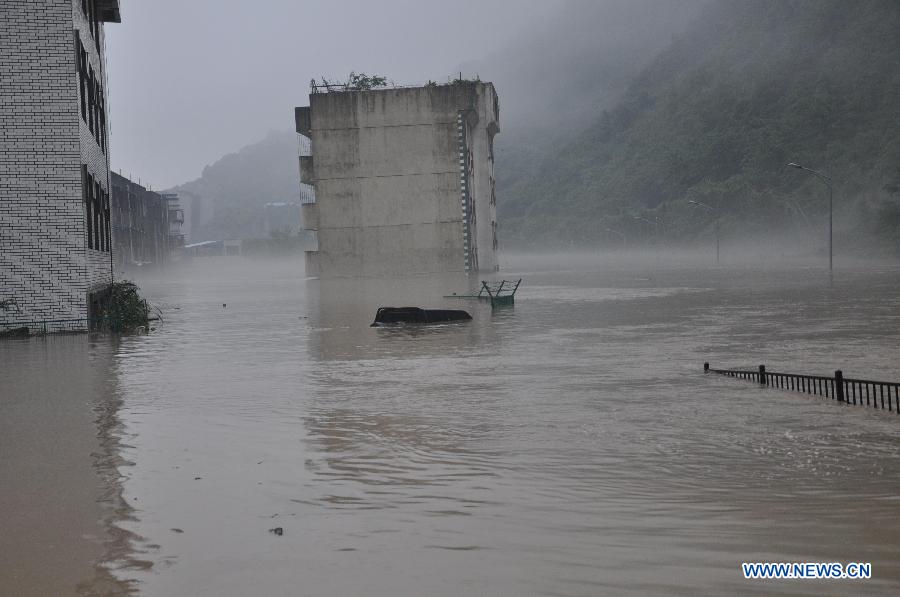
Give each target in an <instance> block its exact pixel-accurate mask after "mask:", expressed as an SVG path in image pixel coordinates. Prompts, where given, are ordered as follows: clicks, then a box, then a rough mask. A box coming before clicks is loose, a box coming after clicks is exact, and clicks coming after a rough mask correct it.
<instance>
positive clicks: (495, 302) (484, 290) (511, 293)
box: [444, 278, 522, 307]
mask: <svg viewBox="0 0 900 597" xmlns="http://www.w3.org/2000/svg"><path fill="white" fill-rule="evenodd" d="M521 283H522V278H519V279H518V280H515V281H512V280H500V281H499V282H494V283H493V284H489V283H488V282H487V280H482V282H481V288H480V289H479V290H478V294H450V295H446V296H444V298H463V299H478V300H482V301H491V307H500V306H505V305H512V304H515V302H516V290H518V289H519V284H521Z"/></svg>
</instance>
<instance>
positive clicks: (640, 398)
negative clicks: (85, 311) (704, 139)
mask: <svg viewBox="0 0 900 597" xmlns="http://www.w3.org/2000/svg"><path fill="white" fill-rule="evenodd" d="M665 265H666V267H665V268H664V269H663V268H659V267H658V263H657V262H656V261H655V260H653V259H650V260H648V261H647V262H639V263H617V262H614V261H600V260H599V258H592V257H584V256H582V257H581V258H579V259H571V258H570V259H565V258H563V257H556V258H535V257H516V258H513V259H511V260H510V262H509V263H508V264H506V267H505V271H504V272H503V275H504V276H505V277H519V276H521V277H523V278H524V280H525V281H524V282H523V284H522V287H521V289H520V291H519V294H518V295H517V301H516V305H515V307H514V308H510V309H503V310H497V311H495V312H493V313H492V312H491V309H490V307H488V306H487V305H484V304H479V303H467V302H464V301H461V300H459V299H442V298H440V297H441V296H442V295H444V294H449V293H450V292H453V291H457V292H459V291H463V290H465V288H466V281H465V280H464V279H463V278H456V277H452V276H450V277H427V278H426V277H422V278H415V279H408V280H392V281H388V282H377V281H373V280H369V281H339V282H328V283H326V282H323V281H318V280H307V279H304V278H303V275H302V267H301V268H298V267H297V266H296V265H286V264H282V265H277V264H259V263H253V262H244V261H240V260H225V259H222V260H216V259H212V260H207V261H201V260H198V261H197V262H195V263H194V264H192V265H189V266H186V267H184V268H182V269H181V270H178V271H177V272H173V275H172V276H170V277H169V278H156V279H146V280H143V282H142V284H143V287H144V289H145V293H146V294H147V295H149V296H150V297H151V298H152V299H153V300H154V301H155V302H156V303H158V304H161V305H162V306H163V308H164V313H165V322H164V324H163V325H161V326H159V328H158V329H157V330H155V331H154V332H152V333H150V334H148V335H144V336H125V337H122V338H119V339H115V338H108V337H88V336H74V337H73V336H67V337H52V338H35V339H28V340H14V341H4V342H0V371H2V376H0V529H2V532H0V594H3V595H7V594H9V595H21V596H29V595H67V594H81V595H108V594H117V593H118V594H122V593H125V592H127V591H133V592H134V593H136V594H140V595H147V596H154V597H155V596H170V595H193V596H199V595H209V596H244V595H267V596H269V595H273V596H280V595H285V596H287V595H367V596H394V595H429V596H442V595H448V596H449V595H454V596H455V595H463V594H465V595H501V596H503V595H509V596H521V595H607V594H618V595H629V594H634V595H646V594H681V595H697V594H709V595H719V594H723V593H727V592H735V593H741V594H743V593H756V594H803V595H821V594H833V595H839V594H851V593H852V594H873V595H874V594H897V593H898V592H900V566H898V565H897V562H898V561H900V417H898V416H897V415H896V414H894V413H889V412H887V411H875V410H873V409H866V408H860V407H852V406H843V405H838V404H836V403H835V402H832V401H830V400H826V399H823V398H819V397H815V396H807V395H803V394H799V393H791V392H785V391H779V390H774V389H765V388H760V387H758V386H757V385H755V384H752V383H749V382H743V381H739V380H733V379H726V378H723V377H719V376H704V375H703V373H702V365H703V362H704V361H709V362H710V363H712V365H713V366H714V367H716V366H721V367H755V366H757V365H758V364H760V363H765V364H766V365H767V367H768V368H769V369H770V370H784V371H791V372H798V373H822V374H828V373H830V372H832V371H834V370H835V369H837V368H841V369H843V371H844V373H845V374H846V375H848V376H854V377H868V378H874V379H881V380H886V381H900V353H898V346H900V269H898V268H896V267H889V266H884V267H871V268H868V269H861V270H858V271H840V272H839V275H838V277H837V279H836V282H835V285H834V287H833V288H830V287H829V286H828V284H827V279H826V278H824V277H823V275H822V271H821V268H819V267H802V266H794V267H784V268H783V269H779V270H762V269H752V268H749V267H743V268H739V269H731V270H729V269H726V268H721V269H712V268H709V267H695V266H691V265H678V264H674V263H666V264H665ZM223 303H225V304H227V307H225V308H223ZM382 305H394V306H407V305H413V306H420V305H421V306H435V307H441V306H443V307H451V308H452V307H456V308H460V307H461V308H466V309H469V310H470V311H471V312H472V314H473V316H474V320H473V321H471V322H465V323H456V324H447V325H439V326H433V327H401V328H392V329H379V328H370V327H369V324H370V323H371V320H372V317H373V316H374V313H375V309H376V308H377V307H378V306H382ZM275 528H281V529H282V533H281V534H280V535H279V534H276V533H274V532H270V529H275ZM765 560H770V561H800V562H806V561H824V562H835V561H838V562H871V563H872V571H873V578H872V579H871V580H867V581H849V580H847V581H747V580H744V579H743V577H742V573H741V570H740V564H741V562H742V561H765Z"/></svg>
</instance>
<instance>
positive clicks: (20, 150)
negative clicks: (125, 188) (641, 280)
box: [0, 0, 110, 322]
mask: <svg viewBox="0 0 900 597" xmlns="http://www.w3.org/2000/svg"><path fill="white" fill-rule="evenodd" d="M76 28H77V29H78V30H79V31H80V32H81V33H80V35H81V38H82V40H83V45H84V47H85V50H86V51H87V52H88V54H89V59H90V61H91V63H92V65H93V68H94V70H95V72H97V73H100V74H101V77H102V78H103V79H105V76H103V74H104V73H105V71H104V69H103V68H102V66H103V65H102V62H101V58H100V52H98V51H97V48H96V46H95V44H94V42H93V38H92V36H91V32H90V27H89V25H88V22H87V19H86V18H85V16H84V15H83V14H82V10H81V2H80V0H74V2H73V0H29V1H27V2H25V1H22V2H6V1H4V2H2V3H0V78H2V85H0V300H6V299H15V300H16V301H17V303H18V305H19V307H20V309H21V312H19V313H17V312H14V311H13V312H11V311H9V310H7V311H3V310H0V322H2V321H4V320H11V319H16V320H35V319H65V318H83V317H87V295H88V292H89V291H90V290H91V289H93V288H96V287H99V286H100V285H105V284H107V283H109V281H110V259H109V253H106V252H100V251H93V250H88V249H87V237H86V219H85V218H86V215H85V214H86V210H85V205H84V201H83V198H82V182H81V166H82V164H86V165H87V167H88V169H89V171H90V172H92V174H93V175H94V176H95V177H96V178H97V179H98V180H100V181H101V184H102V185H103V187H104V189H105V190H109V168H108V160H107V156H106V153H105V152H103V151H102V150H101V148H100V146H99V144H98V143H97V141H96V140H95V139H94V136H93V134H92V133H91V132H90V131H89V130H88V128H87V126H86V125H85V123H84V122H83V121H82V118H81V113H80V96H79V82H78V71H77V60H76V53H75V46H76V43H75V29H76ZM100 30H101V32H102V27H101V28H100ZM101 37H102V34H101ZM100 47H101V48H102V47H103V46H102V40H101V46H100ZM104 87H105V85H104Z"/></svg>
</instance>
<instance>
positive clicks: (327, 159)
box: [295, 81, 499, 277]
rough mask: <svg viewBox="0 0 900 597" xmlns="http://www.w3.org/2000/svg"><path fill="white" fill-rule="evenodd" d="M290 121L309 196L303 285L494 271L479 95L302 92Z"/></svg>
mask: <svg viewBox="0 0 900 597" xmlns="http://www.w3.org/2000/svg"><path fill="white" fill-rule="evenodd" d="M295 118H296V125H297V132H298V133H300V134H301V135H304V136H306V137H309V139H310V151H309V152H308V153H310V154H311V155H301V156H300V172H301V175H300V177H301V183H303V184H309V185H312V186H313V187H314V197H313V198H312V199H311V200H309V201H304V202H303V205H302V210H303V219H304V226H305V227H306V229H308V230H311V231H314V234H315V236H316V238H317V250H313V251H308V252H307V253H306V271H307V274H308V275H311V276H321V277H340V276H382V275H405V274H420V273H444V272H476V271H485V270H487V271H494V270H496V269H497V267H498V266H497V252H496V251H497V218H496V206H495V203H496V202H495V195H494V155H493V154H494V151H493V144H494V135H495V134H497V132H498V131H499V102H498V99H497V93H496V92H495V90H494V86H493V85H492V84H491V83H483V82H481V81H456V82H454V83H450V84H446V85H435V84H429V85H426V86H423V87H404V88H385V89H365V90H360V89H350V88H347V87H337V88H335V87H332V86H323V87H318V86H314V87H313V89H312V93H310V96H309V106H308V107H302V108H297V109H296V110H295ZM302 145H303V144H301V146H302ZM301 153H303V152H301Z"/></svg>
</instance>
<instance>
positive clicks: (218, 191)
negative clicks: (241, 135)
mask: <svg viewBox="0 0 900 597" xmlns="http://www.w3.org/2000/svg"><path fill="white" fill-rule="evenodd" d="M297 155H298V142H297V135H296V133H293V132H272V133H269V134H268V136H266V137H265V138H264V139H263V140H261V141H259V142H257V143H254V144H252V145H248V146H246V147H244V148H242V149H240V150H239V151H237V152H235V153H231V154H228V155H226V156H224V157H223V158H221V159H220V160H218V161H217V162H215V163H214V164H211V165H209V166H207V167H205V168H204V169H203V173H202V175H201V176H200V178H198V179H196V180H194V181H191V182H188V183H185V184H182V185H179V186H177V187H175V188H174V189H171V191H173V192H176V193H179V194H180V195H181V197H182V202H183V203H184V204H188V203H189V202H196V203H195V205H198V206H201V207H199V208H198V210H197V211H196V217H194V218H193V221H192V222H191V224H192V230H191V231H190V232H191V241H193V242H198V241H204V240H216V239H221V238H247V237H252V236H265V232H264V230H263V219H264V206H265V204H266V203H270V202H271V203H275V202H286V203H291V202H293V203H299V201H300V173H299V165H298V162H297ZM201 212H203V213H201Z"/></svg>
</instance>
